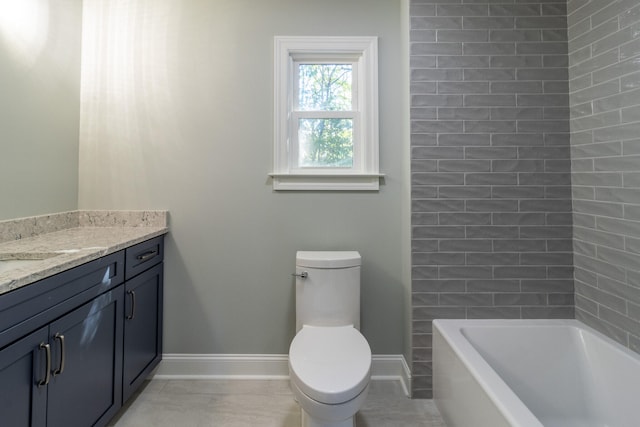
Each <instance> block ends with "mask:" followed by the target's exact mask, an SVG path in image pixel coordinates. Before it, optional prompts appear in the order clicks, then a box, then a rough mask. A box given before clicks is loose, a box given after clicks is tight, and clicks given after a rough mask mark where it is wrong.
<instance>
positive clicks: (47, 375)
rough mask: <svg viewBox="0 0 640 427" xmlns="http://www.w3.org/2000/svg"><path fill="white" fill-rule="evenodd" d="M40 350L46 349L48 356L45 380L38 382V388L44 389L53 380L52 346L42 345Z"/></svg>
mask: <svg viewBox="0 0 640 427" xmlns="http://www.w3.org/2000/svg"><path fill="white" fill-rule="evenodd" d="M40 349H44V351H45V354H46V355H47V368H46V374H45V376H44V379H43V380H40V381H38V387H44V386H46V385H47V384H49V381H50V380H51V346H50V345H49V344H45V343H40Z"/></svg>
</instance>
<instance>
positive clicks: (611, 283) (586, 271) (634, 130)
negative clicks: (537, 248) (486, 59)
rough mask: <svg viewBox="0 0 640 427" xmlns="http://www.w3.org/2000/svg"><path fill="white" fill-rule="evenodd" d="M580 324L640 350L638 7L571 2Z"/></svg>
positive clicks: (625, 1) (622, 1) (626, 0)
mask: <svg viewBox="0 0 640 427" xmlns="http://www.w3.org/2000/svg"><path fill="white" fill-rule="evenodd" d="M568 26H569V27H568V34H569V61H570V63H569V76H570V82H569V83H570V84H569V87H570V102H571V129H572V137H571V155H572V180H573V216H574V254H575V257H574V263H575V303H576V318H578V319H580V320H582V321H584V322H585V323H587V324H589V325H591V326H593V327H595V328H596V329H599V330H600V331H602V332H604V333H605V334H607V335H609V336H610V337H612V338H613V339H615V340H617V341H619V342H620V343H622V344H623V345H625V346H628V347H630V348H632V349H634V350H635V351H640V345H639V344H640V310H639V308H640V281H639V280H638V278H639V277H640V245H638V238H639V237H640V216H638V213H639V212H640V180H639V179H638V178H639V177H640V173H639V171H640V156H638V154H639V153H640V114H639V112H640V107H639V105H640V91H639V90H638V88H640V4H639V3H638V1H637V0H633V1H631V0H617V1H607V2H604V1H597V0H580V1H577V0H571V1H569V2H568Z"/></svg>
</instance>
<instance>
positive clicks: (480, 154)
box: [410, 0, 608, 398]
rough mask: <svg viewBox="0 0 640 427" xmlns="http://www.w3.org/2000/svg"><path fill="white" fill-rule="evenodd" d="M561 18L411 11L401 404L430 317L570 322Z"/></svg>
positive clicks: (469, 6)
mask: <svg viewBox="0 0 640 427" xmlns="http://www.w3.org/2000/svg"><path fill="white" fill-rule="evenodd" d="M600 1H601V0H600ZM607 3H608V2H607ZM566 8H567V4H566V2H565V1H564V0H561V1H549V0H546V1H542V0H539V1H522V0H493V1H482V0H480V1H478V0H448V1H446V0H439V1H438V0H412V1H411V17H410V19H411V35H410V40H411V51H410V52H411V58H410V60H411V161H412V166H411V179H412V257H413V259H412V268H413V271H412V278H413V284H412V298H413V301H412V309H413V354H412V358H413V362H412V363H413V366H412V375H413V385H412V387H413V396H414V397H417V398H421V397H431V395H432V370H431V321H432V319H434V318H573V316H574V294H573V291H574V285H573V267H572V266H573V261H572V255H573V253H572V215H571V162H570V144H569V136H570V134H569V108H568V107H569V96H568V92H569V89H568V56H567V16H566V13H567V9H566Z"/></svg>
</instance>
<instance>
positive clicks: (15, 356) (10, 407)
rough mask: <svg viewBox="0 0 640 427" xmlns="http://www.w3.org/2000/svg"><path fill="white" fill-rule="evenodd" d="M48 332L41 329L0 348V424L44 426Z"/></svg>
mask: <svg viewBox="0 0 640 427" xmlns="http://www.w3.org/2000/svg"><path fill="white" fill-rule="evenodd" d="M47 331H48V329H47V328H46V327H44V328H41V329H39V330H37V331H35V332H33V333H31V334H29V335H27V336H26V337H24V338H22V339H20V340H18V341H17V342H15V343H13V344H11V345H9V346H8V347H5V348H3V349H2V350H0V426H11V427H43V426H44V425H45V422H46V410H47V407H46V404H47V387H46V385H45V384H44V382H45V378H46V373H47V366H46V365H47V363H46V361H47V349H46V348H45V347H44V346H45V345H48V344H47V339H48V333H47ZM41 344H42V348H41ZM40 383H42V385H41V386H39V385H38V384H40Z"/></svg>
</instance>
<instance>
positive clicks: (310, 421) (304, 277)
mask: <svg viewBox="0 0 640 427" xmlns="http://www.w3.org/2000/svg"><path fill="white" fill-rule="evenodd" d="M296 264H297V266H296V272H297V276H298V277H297V279H296V313H297V314H296V318H297V325H298V333H297V334H296V336H295V337H294V338H293V341H292V342H291V346H290V348H289V372H290V379H291V389H292V391H293V394H294V396H295V397H296V400H297V401H298V403H299V404H300V407H301V413H302V426H303V427H353V426H355V414H356V413H357V412H358V410H359V409H360V407H361V406H362V404H363V403H364V401H365V399H366V396H367V393H368V390H369V380H370V377H371V348H370V347H369V343H368V342H367V340H366V339H365V338H364V336H363V335H362V334H361V333H360V331H359V330H358V327H359V317H360V299H359V298H360V255H359V254H358V253H357V252H298V254H297V257H296Z"/></svg>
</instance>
